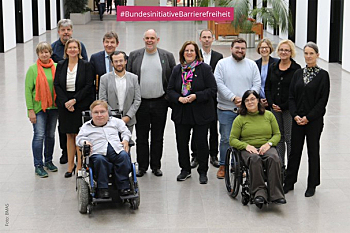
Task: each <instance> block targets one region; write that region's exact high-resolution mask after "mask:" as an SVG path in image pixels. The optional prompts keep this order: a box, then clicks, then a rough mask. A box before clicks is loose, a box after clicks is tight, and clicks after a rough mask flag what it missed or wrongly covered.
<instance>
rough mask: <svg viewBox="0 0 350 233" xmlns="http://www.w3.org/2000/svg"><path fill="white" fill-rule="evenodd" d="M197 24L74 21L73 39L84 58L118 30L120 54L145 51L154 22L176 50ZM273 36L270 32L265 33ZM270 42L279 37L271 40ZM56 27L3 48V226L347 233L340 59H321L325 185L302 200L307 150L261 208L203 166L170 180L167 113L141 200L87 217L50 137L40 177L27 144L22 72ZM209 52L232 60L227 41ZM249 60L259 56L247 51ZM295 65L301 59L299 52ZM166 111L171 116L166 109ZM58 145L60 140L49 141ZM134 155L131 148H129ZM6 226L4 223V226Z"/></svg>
mask: <svg viewBox="0 0 350 233" xmlns="http://www.w3.org/2000/svg"><path fill="white" fill-rule="evenodd" d="M204 27H205V25H204V24H200V23H192V22H141V23H136V22H129V23H124V22H121V23H117V22H115V21H106V20H105V21H103V22H100V21H93V22H91V23H89V24H88V25H86V26H78V25H77V26H74V37H76V38H78V39H80V40H82V41H83V42H84V43H85V45H86V48H87V50H88V54H89V55H91V54H92V53H95V52H97V51H99V50H102V49H103V47H102V36H103V34H104V33H105V32H106V31H107V30H116V31H117V32H118V34H119V37H120V46H119V49H120V50H124V51H126V52H127V53H130V51H132V50H134V49H137V48H140V47H143V41H142V35H143V32H144V31H145V30H146V29H148V28H155V29H156V30H157V31H158V34H159V37H160V43H159V47H161V48H165V49H167V50H169V51H171V52H173V53H174V55H175V57H176V60H178V51H179V49H180V47H181V45H182V43H183V42H184V41H185V40H195V41H197V40H198V39H197V38H198V36H197V35H198V34H197V33H198V30H200V29H202V28H204ZM266 36H267V37H271V35H266ZM271 38H272V39H273V40H274V44H275V45H276V44H277V42H278V39H276V38H274V37H271ZM56 39H57V30H52V31H48V32H47V33H46V34H44V35H42V36H40V37H35V38H34V40H32V41H29V42H27V43H25V44H18V45H17V47H16V48H15V49H13V50H11V51H9V52H7V53H5V54H0V99H1V104H2V106H1V111H0V113H1V114H0V115H1V123H0V132H1V134H0V151H1V152H0V205H1V208H0V231H15V232H85V231H89V232H143V233H145V232H152V233H155V232H176V233H177V232H201V233H202V232H260V233H262V232H284V233H285V232H298V233H299V232H313V233H315V232H327V233H328V232H338V233H340V232H349V230H348V229H349V227H350V221H349V219H350V214H349V213H350V198H348V197H347V194H346V193H348V192H350V169H349V167H350V152H349V145H348V144H347V143H348V142H349V139H350V121H349V115H350V114H349V113H350V110H349V107H348V106H349V101H348V95H347V93H348V90H349V89H350V75H349V73H347V72H345V71H343V70H342V69H341V66H340V65H338V64H329V63H326V62H324V61H321V60H320V61H319V65H320V66H321V67H322V68H324V69H326V70H328V71H329V72H330V75H331V95H330V100H329V104H328V108H327V115H326V117H325V128H324V132H323V135H322V140H321V141H322V146H321V152H322V162H321V166H322V171H321V173H322V182H321V183H322V184H321V186H319V188H318V189H317V192H316V195H315V196H314V197H312V198H305V197H304V191H305V185H306V175H307V156H305V155H306V154H304V156H303V160H302V164H301V169H300V174H299V182H298V183H297V184H296V186H295V190H294V191H292V192H290V193H288V194H287V195H286V198H287V201H288V204H287V205H284V206H275V205H270V206H268V207H267V208H264V209H263V210H258V209H257V208H256V207H255V206H251V205H248V206H242V204H241V202H240V195H239V197H238V198H237V199H232V198H230V197H229V196H228V195H227V193H226V190H225V185H224V181H223V180H218V179H216V169H215V168H214V167H212V166H210V169H209V174H208V175H209V183H208V184H207V185H200V184H199V182H198V174H197V173H196V172H195V171H194V172H193V173H192V178H190V179H188V180H186V181H185V182H177V181H176V176H177V175H178V173H179V167H178V162H177V151H176V144H175V137H174V125H173V122H172V121H171V120H170V118H169V119H168V122H167V127H166V132H165V139H164V144H165V146H164V155H163V160H162V170H163V172H164V176H163V177H155V176H154V175H153V174H151V173H150V172H149V171H148V172H147V174H146V175H145V176H144V177H142V178H139V184H140V189H141V205H140V208H139V210H136V211H133V210H131V209H130V208H129V206H128V205H125V206H120V205H102V204H101V205H98V206H97V207H96V208H95V209H94V212H93V213H92V214H91V215H82V214H80V213H79V212H78V210H77V197H76V192H75V179H74V178H70V179H65V178H64V177H63V175H64V173H65V171H66V165H59V163H58V159H59V156H60V150H59V146H58V143H56V150H55V154H54V162H55V164H57V165H58V167H59V171H58V172H57V173H49V175H50V176H49V177H48V178H46V179H41V178H38V177H37V176H35V175H34V168H33V161H32V153H31V140H32V126H31V124H30V122H29V120H28V118H27V117H26V107H25V101H24V78H25V73H26V70H27V69H28V67H29V66H30V65H31V64H33V63H34V62H35V61H36V54H35V52H34V50H35V46H36V44H37V43H38V42H39V41H43V40H47V41H54V40H56ZM214 49H216V50H218V51H220V52H222V53H224V56H229V55H230V51H229V46H228V45H216V46H215V47H214ZM247 57H249V58H252V59H256V58H257V57H258V55H257V53H256V52H255V50H254V49H249V50H248V52H247ZM296 60H297V62H299V63H300V64H302V66H303V65H304V64H305V63H304V61H303V54H302V51H301V50H300V49H298V54H297V57H296ZM168 116H170V114H169V115H168ZM56 141H57V138H56ZM133 159H134V160H135V152H134V153H133ZM6 221H9V222H8V224H7V225H8V226H5V225H6Z"/></svg>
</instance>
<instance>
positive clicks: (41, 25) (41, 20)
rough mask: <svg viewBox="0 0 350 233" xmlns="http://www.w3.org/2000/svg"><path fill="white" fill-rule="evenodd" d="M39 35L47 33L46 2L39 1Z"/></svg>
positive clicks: (43, 0)
mask: <svg viewBox="0 0 350 233" xmlns="http://www.w3.org/2000/svg"><path fill="white" fill-rule="evenodd" d="M38 23H39V35H42V34H44V33H45V32H46V14H45V0H38Z"/></svg>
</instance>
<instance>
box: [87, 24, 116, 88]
mask: <svg viewBox="0 0 350 233" xmlns="http://www.w3.org/2000/svg"><path fill="white" fill-rule="evenodd" d="M102 42H103V47H104V50H103V51H100V52H97V53H94V54H92V55H91V58H90V63H91V66H92V72H93V73H94V79H95V78H96V75H98V77H99V78H101V77H102V75H104V74H106V73H109V72H112V71H113V65H112V62H111V59H110V58H109V56H110V54H112V53H113V52H114V51H115V50H116V49H117V47H118V45H119V39H118V34H117V33H116V32H114V31H109V32H107V33H106V34H105V35H104V36H103V40H102ZM98 80H99V79H97V80H95V85H98V84H99V83H98V84H97V81H98ZM98 82H99V81H98ZM94 90H96V88H94ZM97 95H98V93H97Z"/></svg>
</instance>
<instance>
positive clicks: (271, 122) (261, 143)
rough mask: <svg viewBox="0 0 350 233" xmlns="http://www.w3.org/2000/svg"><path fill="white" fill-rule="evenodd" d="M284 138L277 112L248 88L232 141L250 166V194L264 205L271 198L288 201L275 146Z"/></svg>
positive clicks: (256, 203)
mask: <svg viewBox="0 0 350 233" xmlns="http://www.w3.org/2000/svg"><path fill="white" fill-rule="evenodd" d="M280 138H281V134H280V131H279V128H278V124H277V121H276V118H275V116H274V115H273V114H272V113H271V112H270V111H266V110H265V109H264V107H263V106H262V105H261V103H260V97H259V94H258V93H256V92H255V91H252V90H248V91H246V92H245V93H244V95H243V97H242V105H241V109H240V111H239V116H237V118H236V119H235V121H234V122H233V124H232V130H231V135H230V145H231V146H232V147H234V148H236V149H238V150H240V151H241V157H242V159H243V161H244V164H245V165H247V166H248V167H249V170H248V172H249V183H250V195H251V196H252V200H254V203H255V205H256V206H257V207H258V208H260V209H261V208H262V207H263V205H264V204H266V203H267V201H271V202H273V203H276V204H286V203H287V202H286V199H285V198H284V193H283V188H282V172H281V168H282V165H281V160H280V158H279V156H278V153H277V150H276V148H275V146H276V145H277V143H278V142H279V140H280ZM264 168H265V170H266V173H267V174H266V175H267V186H266V185H265V178H264V177H265V175H264Z"/></svg>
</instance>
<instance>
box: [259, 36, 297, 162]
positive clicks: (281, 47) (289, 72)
mask: <svg viewBox="0 0 350 233" xmlns="http://www.w3.org/2000/svg"><path fill="white" fill-rule="evenodd" d="M277 54H278V56H279V57H280V60H278V61H277V62H275V63H273V64H272V65H271V66H270V68H269V74H268V76H267V79H266V84H265V94H266V99H267V102H268V105H269V107H270V109H271V111H272V113H273V114H274V115H275V117H276V119H277V122H278V126H279V128H280V132H281V140H280V142H279V143H278V144H277V151H278V154H279V155H280V157H281V159H282V164H283V165H284V164H285V163H284V161H285V159H284V157H285V156H284V154H285V146H286V145H287V159H288V158H289V155H290V149H291V145H290V144H291V143H290V140H291V130H292V117H291V115H290V113H289V104H288V100H289V86H290V82H291V81H292V78H293V75H294V72H295V71H296V70H298V69H300V65H299V64H298V63H296V62H295V61H294V60H293V57H295V46H294V43H293V42H292V41H291V40H282V41H281V42H280V43H279V44H278V46H277Z"/></svg>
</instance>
